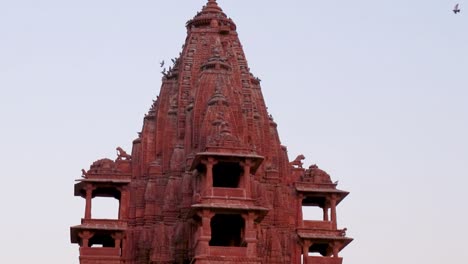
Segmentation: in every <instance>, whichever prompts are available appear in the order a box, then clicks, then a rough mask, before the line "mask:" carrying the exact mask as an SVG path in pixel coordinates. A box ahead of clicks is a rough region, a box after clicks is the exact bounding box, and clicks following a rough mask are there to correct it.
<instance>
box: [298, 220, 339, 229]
mask: <svg viewBox="0 0 468 264" xmlns="http://www.w3.org/2000/svg"><path fill="white" fill-rule="evenodd" d="M302 223H303V228H306V229H321V230H333V223H332V222H330V221H317V220H304V221H302Z"/></svg>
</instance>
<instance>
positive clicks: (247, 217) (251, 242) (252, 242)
mask: <svg viewBox="0 0 468 264" xmlns="http://www.w3.org/2000/svg"><path fill="white" fill-rule="evenodd" d="M242 218H243V219H244V222H245V230H244V234H243V240H244V241H245V243H247V257H256V256H257V230H256V229H255V223H254V220H255V213H254V212H249V213H247V214H242Z"/></svg>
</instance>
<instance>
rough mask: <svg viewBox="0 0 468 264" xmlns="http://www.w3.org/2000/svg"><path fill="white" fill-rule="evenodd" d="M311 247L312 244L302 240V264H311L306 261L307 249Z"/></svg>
mask: <svg viewBox="0 0 468 264" xmlns="http://www.w3.org/2000/svg"><path fill="white" fill-rule="evenodd" d="M311 246H312V242H311V241H309V240H304V242H303V244H302V260H303V263H304V264H312V263H309V261H308V258H307V257H308V256H309V248H310V247H311Z"/></svg>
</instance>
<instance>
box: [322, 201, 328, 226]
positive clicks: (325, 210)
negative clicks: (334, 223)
mask: <svg viewBox="0 0 468 264" xmlns="http://www.w3.org/2000/svg"><path fill="white" fill-rule="evenodd" d="M322 209H323V221H327V222H328V221H330V220H329V218H328V206H327V205H326V204H325V205H324V206H323V208H322Z"/></svg>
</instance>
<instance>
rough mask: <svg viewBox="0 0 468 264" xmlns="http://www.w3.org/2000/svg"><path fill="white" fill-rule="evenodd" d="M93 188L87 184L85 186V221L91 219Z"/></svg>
mask: <svg viewBox="0 0 468 264" xmlns="http://www.w3.org/2000/svg"><path fill="white" fill-rule="evenodd" d="M94 189H95V188H94V187H93V186H92V185H91V184H90V183H89V184H86V187H85V191H86V206H85V217H84V218H85V219H91V201H92V199H93V190H94Z"/></svg>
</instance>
